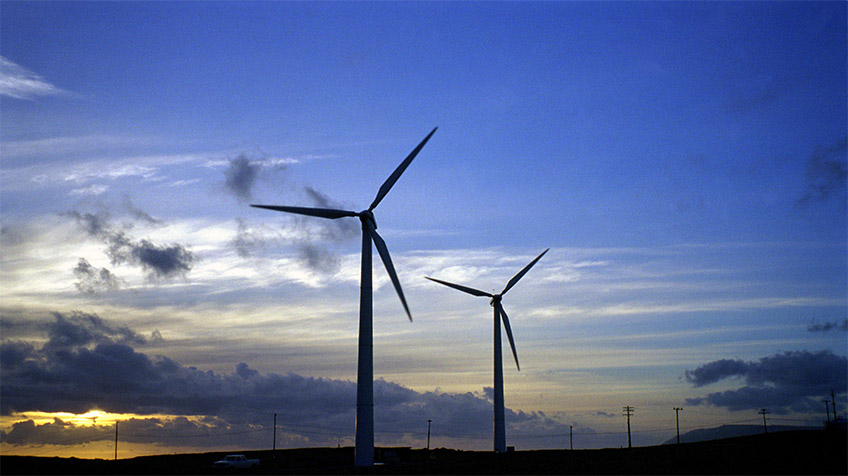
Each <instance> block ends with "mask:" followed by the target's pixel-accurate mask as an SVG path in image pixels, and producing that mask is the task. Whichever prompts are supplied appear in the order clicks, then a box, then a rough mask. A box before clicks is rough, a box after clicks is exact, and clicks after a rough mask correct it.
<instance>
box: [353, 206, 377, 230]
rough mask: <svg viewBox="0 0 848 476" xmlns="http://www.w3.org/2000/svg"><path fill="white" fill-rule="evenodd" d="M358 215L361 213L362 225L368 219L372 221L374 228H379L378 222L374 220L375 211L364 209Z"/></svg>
mask: <svg viewBox="0 0 848 476" xmlns="http://www.w3.org/2000/svg"><path fill="white" fill-rule="evenodd" d="M357 215H359V219H360V220H361V221H362V225H363V226H364V225H365V222H366V221H370V222H371V225H373V226H374V229H375V230H376V229H377V222H376V221H375V220H374V213H372V212H371V210H362V211H361V212H359V213H358V214H357Z"/></svg>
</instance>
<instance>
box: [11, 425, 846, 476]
mask: <svg viewBox="0 0 848 476" xmlns="http://www.w3.org/2000/svg"><path fill="white" fill-rule="evenodd" d="M230 453H241V454H245V455H247V456H248V457H249V458H259V459H260V460H261V462H262V466H261V468H259V469H257V470H251V471H243V472H240V473H236V472H232V471H226V472H220V471H219V472H216V471H213V470H212V462H214V461H215V460H217V459H219V458H220V457H221V456H223V455H224V454H226V453H196V454H182V455H162V456H143V457H138V458H130V459H119V460H116V461H111V460H101V459H94V460H84V459H76V458H41V457H26V456H0V472H2V474H4V475H11V474H151V475H166V474H840V475H845V474H848V454H846V453H848V441H846V433H844V432H836V431H786V432H779V433H770V434H764V435H756V436H746V437H740V438H728V439H723V440H713V441H705V442H699V443H684V444H681V445H663V446H648V447H639V448H632V449H626V448H625V449H619V448H615V449H598V450H574V451H570V450H535V451H516V452H510V453H506V454H494V453H491V452H482V451H460V450H451V449H445V448H438V449H434V450H430V451H429V453H428V452H427V450H424V449H409V448H378V452H377V456H378V460H379V459H382V461H383V464H380V465H377V466H374V467H373V468H365V469H363V468H354V467H353V448H349V447H348V448H304V449H287V450H277V451H276V452H272V451H270V450H268V451H243V452H240V451H237V450H234V451H232V452H230Z"/></svg>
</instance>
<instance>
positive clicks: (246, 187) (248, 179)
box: [224, 155, 262, 201]
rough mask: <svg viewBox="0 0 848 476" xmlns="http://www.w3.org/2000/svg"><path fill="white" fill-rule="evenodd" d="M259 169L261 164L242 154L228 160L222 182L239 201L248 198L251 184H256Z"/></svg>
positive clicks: (251, 187)
mask: <svg viewBox="0 0 848 476" xmlns="http://www.w3.org/2000/svg"><path fill="white" fill-rule="evenodd" d="M261 169H262V166H261V165H259V164H258V163H256V162H252V161H251V160H250V159H248V158H247V157H246V156H244V155H240V156H238V157H236V158H235V159H232V160H230V163H229V165H228V166H227V169H226V170H225V171H224V175H226V181H225V182H224V184H225V186H226V187H227V191H229V192H230V193H232V194H233V195H235V197H236V198H238V199H239V200H241V201H248V200H250V198H251V193H252V190H253V186H254V185H255V184H256V180H257V178H258V177H259V172H260V170H261Z"/></svg>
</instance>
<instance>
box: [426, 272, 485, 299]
mask: <svg viewBox="0 0 848 476" xmlns="http://www.w3.org/2000/svg"><path fill="white" fill-rule="evenodd" d="M424 277H425V278H427V279H429V280H430V281H434V282H437V283H439V284H444V285H445V286H448V287H451V288H454V289H458V290H460V291H462V292H464V293H468V294H473V295H475V296H486V297H492V295H491V294H489V293H487V292H486V291H480V290H479V289H474V288H469V287H467V286H462V285H459V284H453V283H449V282H447V281H442V280H441V279H436V278H431V277H429V276H424Z"/></svg>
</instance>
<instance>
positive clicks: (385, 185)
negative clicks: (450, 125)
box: [368, 127, 438, 210]
mask: <svg viewBox="0 0 848 476" xmlns="http://www.w3.org/2000/svg"><path fill="white" fill-rule="evenodd" d="M436 129H438V127H435V128H433V130H432V131H430V133H429V134H427V137H425V138H424V140H422V141H421V143H420V144H418V146H417V147H415V149H413V150H412V152H410V153H409V155H408V156H407V157H406V158H405V159H404V160H403V162H401V163H400V165H398V168H396V169H395V171H394V172H392V174H391V175H389V178H388V179H386V181H385V182H383V186H381V187H380V190H379V191H378V192H377V197H376V198H374V201H373V202H372V203H371V206H370V207H368V209H369V210H373V209H374V208H375V207H376V206H377V205H378V204H379V203H380V201H381V200H383V197H385V196H386V194H387V193H389V190H391V189H392V187H393V186H394V184H395V182H397V180H398V179H399V178H400V175H401V174H402V173H403V171H404V170H406V168H407V167H408V166H409V164H410V162H412V159H414V158H415V156H416V155H418V152H420V151H421V148H422V147H424V144H426V143H427V141H428V140H430V136H432V135H433V133H434V132H436Z"/></svg>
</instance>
